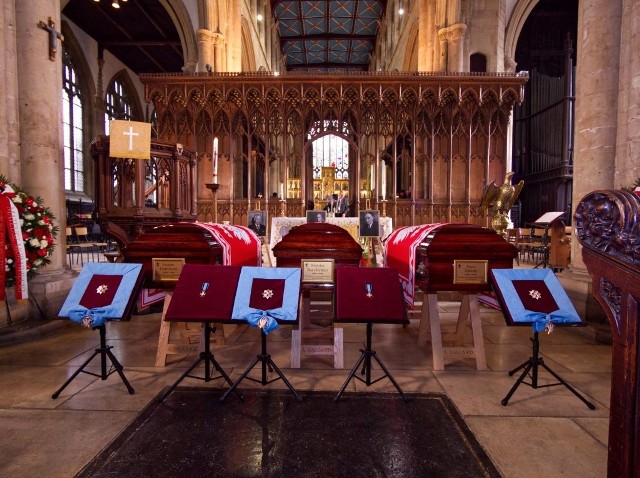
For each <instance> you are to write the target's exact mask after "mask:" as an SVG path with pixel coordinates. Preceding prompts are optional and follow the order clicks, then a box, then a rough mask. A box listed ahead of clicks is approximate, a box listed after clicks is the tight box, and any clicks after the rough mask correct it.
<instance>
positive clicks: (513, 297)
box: [491, 269, 596, 410]
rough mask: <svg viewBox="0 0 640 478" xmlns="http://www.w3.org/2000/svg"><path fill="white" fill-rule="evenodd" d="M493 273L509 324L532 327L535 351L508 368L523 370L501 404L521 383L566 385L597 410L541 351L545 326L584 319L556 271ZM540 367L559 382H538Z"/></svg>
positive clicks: (517, 270)
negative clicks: (513, 366)
mask: <svg viewBox="0 0 640 478" xmlns="http://www.w3.org/2000/svg"><path fill="white" fill-rule="evenodd" d="M491 277H492V278H493V285H494V288H495V291H496V295H497V297H498V300H499V302H500V305H501V307H502V310H503V311H504V315H505V318H506V320H507V325H525V326H527V325H528V326H532V327H533V339H532V344H533V354H532V355H531V357H529V360H526V361H525V362H523V363H522V364H520V365H519V366H518V367H516V368H514V369H513V370H511V371H510V372H509V375H513V374H515V373H516V372H518V371H520V370H522V373H521V374H520V377H519V378H518V380H516V383H515V384H514V385H513V387H511V390H509V393H507V395H506V396H505V397H504V398H503V399H502V402H501V403H502V405H504V406H506V405H507V404H508V403H509V399H510V398H511V396H512V395H513V394H514V393H515V391H516V389H517V388H518V387H519V386H520V384H522V383H524V384H525V385H529V386H530V387H531V388H534V389H536V388H543V387H553V386H556V385H564V386H565V387H566V388H567V389H568V390H569V391H570V392H571V393H573V394H574V395H575V396H576V397H578V398H579V399H580V400H581V401H582V402H583V403H584V404H585V405H586V406H587V407H589V408H590V409H591V410H595V408H596V407H595V405H593V404H592V403H591V402H589V401H588V400H587V399H586V398H584V397H583V396H582V395H581V394H580V393H579V392H578V391H577V390H576V389H574V388H573V387H572V386H571V385H569V384H568V383H567V382H566V381H565V380H564V379H563V378H562V377H560V376H559V375H558V374H557V373H556V372H554V371H553V370H552V369H551V368H550V367H549V366H548V365H546V364H545V363H544V359H543V358H542V357H540V355H539V351H540V344H539V341H538V334H539V333H540V332H543V331H545V330H546V331H547V332H548V333H551V332H553V329H554V327H556V326H576V325H582V319H581V318H580V316H579V315H578V313H577V312H576V310H575V308H574V307H573V304H572V303H571V301H570V300H569V297H568V296H567V294H566V292H565V291H564V289H563V288H562V286H561V285H560V282H559V281H558V279H557V277H556V276H555V274H554V273H553V271H552V270H550V269H493V270H492V271H491ZM539 367H542V368H543V369H545V370H546V371H547V372H549V373H550V374H551V375H552V376H553V377H554V378H555V379H556V380H557V382H555V383H550V384H547V385H540V384H538V368H539ZM527 376H529V377H530V378H531V382H525V379H526V377H527Z"/></svg>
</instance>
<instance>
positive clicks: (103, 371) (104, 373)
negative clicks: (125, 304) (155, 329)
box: [51, 324, 133, 398]
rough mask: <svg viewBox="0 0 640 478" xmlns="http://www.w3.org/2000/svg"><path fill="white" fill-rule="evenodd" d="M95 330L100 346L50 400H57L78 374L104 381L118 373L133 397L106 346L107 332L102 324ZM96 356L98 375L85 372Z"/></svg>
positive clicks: (128, 384)
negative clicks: (98, 361)
mask: <svg viewBox="0 0 640 478" xmlns="http://www.w3.org/2000/svg"><path fill="white" fill-rule="evenodd" d="M96 329H98V331H99V332H100V346H99V347H98V348H97V349H95V351H94V352H93V354H92V355H91V357H89V358H88V359H87V360H86V361H85V362H84V363H83V364H82V365H81V366H80V368H79V369H78V370H76V371H75V372H74V373H73V375H71V377H69V379H68V380H67V381H66V382H64V385H62V387H60V388H59V389H58V390H57V391H56V393H54V394H53V395H52V396H51V398H58V396H59V395H60V393H61V392H62V391H63V390H64V389H65V388H66V386H67V385H69V384H70V383H71V382H72V381H73V379H74V378H76V377H77V376H78V375H79V374H80V372H83V373H86V374H89V375H93V376H94V377H100V378H101V379H102V380H106V379H107V377H108V376H109V375H111V374H112V373H113V372H118V375H120V378H121V379H122V381H123V382H124V384H125V386H126V387H127V390H129V393H130V394H131V395H133V387H132V386H131V384H130V383H129V382H128V380H127V377H125V376H124V373H123V371H122V370H123V367H122V365H120V362H118V359H117V358H116V357H115V355H113V352H111V349H112V348H113V347H112V346H111V345H107V332H106V328H105V325H104V324H102V325H99V326H97V327H96ZM98 354H99V355H100V374H97V373H93V372H89V371H88V370H85V367H86V366H87V365H89V362H91V361H92V360H93V359H94V357H95V356H96V355H98ZM107 357H109V360H111V368H110V369H109V370H107Z"/></svg>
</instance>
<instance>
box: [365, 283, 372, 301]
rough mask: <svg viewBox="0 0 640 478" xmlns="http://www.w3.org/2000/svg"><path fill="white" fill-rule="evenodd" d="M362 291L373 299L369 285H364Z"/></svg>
mask: <svg viewBox="0 0 640 478" xmlns="http://www.w3.org/2000/svg"><path fill="white" fill-rule="evenodd" d="M364 290H365V291H366V292H367V297H369V298H371V297H373V286H372V285H371V284H365V285H364Z"/></svg>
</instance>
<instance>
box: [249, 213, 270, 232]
mask: <svg viewBox="0 0 640 478" xmlns="http://www.w3.org/2000/svg"><path fill="white" fill-rule="evenodd" d="M248 217H249V224H247V227H248V228H249V229H251V230H252V231H253V232H255V233H256V235H257V236H258V237H264V236H266V235H267V213H266V211H249V215H248Z"/></svg>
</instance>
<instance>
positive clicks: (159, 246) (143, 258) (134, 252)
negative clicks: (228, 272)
mask: <svg viewBox="0 0 640 478" xmlns="http://www.w3.org/2000/svg"><path fill="white" fill-rule="evenodd" d="M122 255H123V257H124V262H134V263H138V264H142V268H143V278H144V287H147V288H157V289H173V287H174V286H175V283H176V282H177V280H178V277H177V275H179V273H180V270H182V266H181V263H185V264H222V247H221V246H220V244H218V242H217V241H216V240H215V239H214V238H213V236H212V235H211V234H210V233H208V232H207V231H206V230H204V229H201V228H199V227H198V226H196V225H195V224H192V223H187V222H179V223H172V224H164V225H161V226H156V227H154V228H152V229H150V230H148V231H146V232H144V233H142V234H141V235H140V236H138V237H137V238H136V239H134V240H133V241H131V242H130V243H129V244H128V245H127V246H126V247H125V248H124V249H123V250H122ZM154 264H155V270H154Z"/></svg>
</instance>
